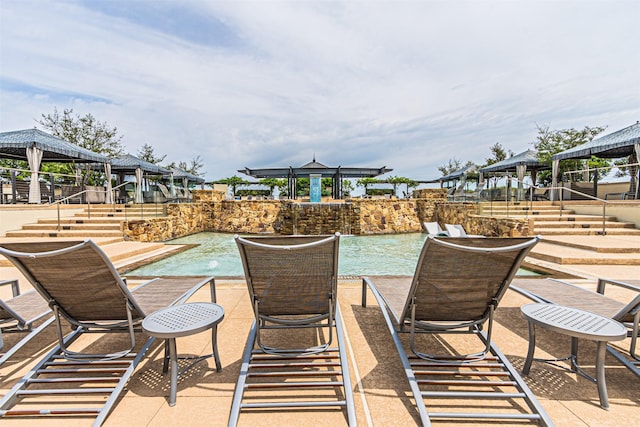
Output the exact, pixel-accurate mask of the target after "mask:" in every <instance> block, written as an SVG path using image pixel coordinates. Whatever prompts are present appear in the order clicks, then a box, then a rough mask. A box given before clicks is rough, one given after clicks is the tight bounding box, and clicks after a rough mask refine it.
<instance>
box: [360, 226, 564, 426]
mask: <svg viewBox="0 0 640 427" xmlns="http://www.w3.org/2000/svg"><path fill="white" fill-rule="evenodd" d="M537 241H538V238H477V239H474V238H468V239H456V238H444V237H443V238H439V237H438V238H434V237H427V240H426V242H425V244H424V246H423V248H422V252H421V253H420V257H419V259H418V263H417V266H416V271H415V274H414V276H413V278H411V277H407V278H398V277H389V278H382V277H380V278H375V279H371V278H368V277H365V278H363V284H362V305H363V307H366V297H367V287H368V288H369V289H370V290H371V292H372V293H373V295H374V296H375V298H376V300H377V302H378V305H379V306H380V307H381V309H382V314H383V316H384V318H385V321H386V324H387V327H388V329H389V332H390V333H391V335H392V338H393V341H394V344H395V346H396V349H397V351H398V354H399V356H400V360H401V362H402V367H403V369H404V371H405V374H406V376H407V380H408V381H409V385H410V388H411V391H412V393H413V396H414V399H415V403H416V406H417V409H418V413H419V416H420V420H421V422H422V425H424V426H429V425H431V420H442V419H446V420H458V421H459V422H463V421H470V420H483V421H484V422H487V420H494V421H495V420H501V421H505V420H511V421H524V422H526V421H527V420H528V421H529V422H537V423H539V424H542V425H552V422H551V420H550V419H549V418H548V416H547V415H546V413H545V411H544V409H543V408H542V407H541V406H540V404H539V403H538V401H537V399H536V398H535V396H534V395H533V393H532V392H531V390H529V388H528V387H527V385H526V384H525V382H524V381H523V380H522V377H521V376H520V374H519V373H518V372H517V371H516V369H515V368H514V367H513V366H512V365H511V363H510V362H509V360H507V358H506V357H505V355H504V354H503V353H502V352H501V351H500V350H499V349H498V347H497V346H496V345H495V344H494V343H493V342H492V340H491V333H492V326H493V315H494V312H495V310H496V308H497V307H498V304H499V302H500V300H501V298H502V296H503V295H504V293H505V292H506V290H507V288H508V286H509V283H510V282H511V280H512V278H513V277H514V275H515V274H516V272H517V270H518V267H519V266H520V264H521V263H522V261H523V259H524V257H525V256H526V255H527V254H528V253H529V251H530V250H531V248H532V247H533V246H534V245H535V244H536V243H537ZM402 333H407V334H408V335H409V336H408V339H407V340H405V342H403V341H402V340H401V338H400V336H401V335H400V334H402ZM451 333H457V334H468V335H469V336H470V339H468V340H464V342H461V341H460V340H447V339H446V338H445V334H451ZM420 334H430V337H431V339H428V338H429V336H425V335H420ZM474 337H475V338H477V340H476V339H473V338H474ZM406 341H408V343H407V342H406ZM407 347H408V349H407ZM436 350H438V351H437V352H436ZM408 352H410V354H411V356H407V353H408ZM448 399H449V400H448ZM462 400H464V402H465V404H464V405H462V406H460V402H461V401H462ZM478 402H481V403H478ZM425 403H428V404H429V406H430V409H429V410H427V408H426V405H425ZM485 405H486V406H485Z"/></svg>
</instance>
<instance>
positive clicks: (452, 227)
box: [444, 224, 484, 237]
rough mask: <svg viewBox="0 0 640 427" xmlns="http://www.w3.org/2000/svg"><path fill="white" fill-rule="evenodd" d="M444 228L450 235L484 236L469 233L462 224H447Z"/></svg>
mask: <svg viewBox="0 0 640 427" xmlns="http://www.w3.org/2000/svg"><path fill="white" fill-rule="evenodd" d="M444 228H445V229H446V230H447V233H448V234H449V236H450V237H484V236H482V235H480V234H467V231H466V230H465V229H464V227H463V226H462V225H460V224H445V225H444Z"/></svg>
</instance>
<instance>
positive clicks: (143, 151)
mask: <svg viewBox="0 0 640 427" xmlns="http://www.w3.org/2000/svg"><path fill="white" fill-rule="evenodd" d="M137 154H138V157H139V158H140V159H142V160H144V161H145V162H149V163H153V164H154V165H159V164H160V163H161V162H162V161H163V160H164V159H165V157H167V155H166V154H165V155H164V156H162V157H158V156H156V154H155V152H154V149H153V147H152V146H151V145H149V144H144V145H143V146H142V148H140V149H139V150H138V153H137Z"/></svg>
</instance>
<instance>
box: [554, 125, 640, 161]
mask: <svg viewBox="0 0 640 427" xmlns="http://www.w3.org/2000/svg"><path fill="white" fill-rule="evenodd" d="M638 144H640V122H636V123H635V124H633V125H631V126H628V127H626V128H624V129H620V130H618V131H616V132H613V133H610V134H608V135H605V136H603V137H600V138H596V139H593V140H591V141H590V142H587V143H586V144H582V145H578V146H577V147H573V148H570V149H568V150H565V151H561V152H560V153H556V154H554V155H553V156H551V159H552V160H565V159H588V158H591V156H597V157H601V158H606V159H615V158H620V157H626V156H630V155H631V154H633V152H634V151H636V147H637V146H638ZM636 153H637V151H636Z"/></svg>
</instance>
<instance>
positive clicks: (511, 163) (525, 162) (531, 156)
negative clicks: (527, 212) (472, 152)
mask: <svg viewBox="0 0 640 427" xmlns="http://www.w3.org/2000/svg"><path fill="white" fill-rule="evenodd" d="M544 169H549V165H547V164H546V163H544V162H541V161H540V160H538V156H537V152H536V151H535V150H527V151H524V152H522V153H519V154H516V155H515V156H512V157H509V158H508V159H504V160H501V161H499V162H496V163H494V164H492V165H489V166H485V167H483V168H480V173H481V174H483V175H484V174H495V173H499V172H505V173H509V172H515V173H516V175H517V176H518V195H519V199H522V181H523V180H524V176H525V174H526V173H527V170H529V171H531V181H532V182H533V184H534V185H535V183H536V175H537V173H538V171H540V170H544ZM481 181H482V179H481Z"/></svg>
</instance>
